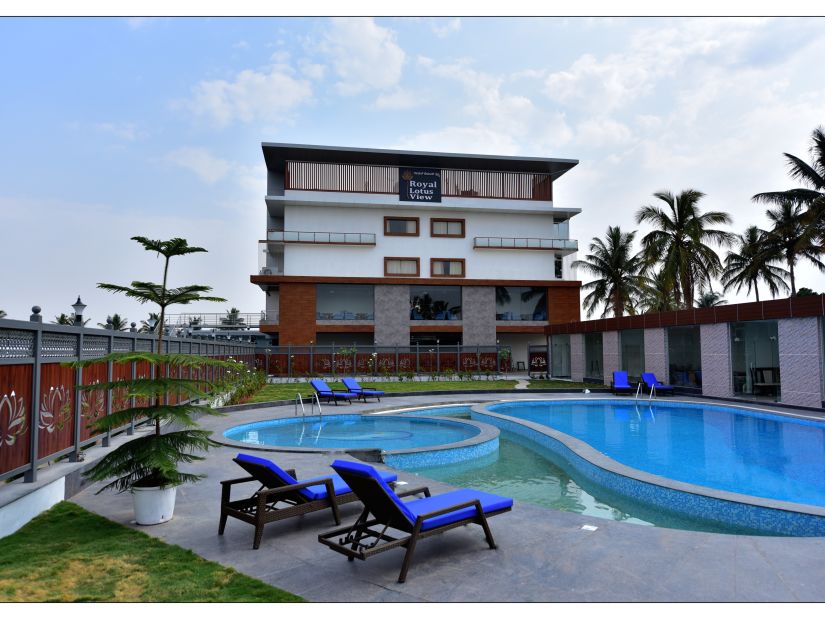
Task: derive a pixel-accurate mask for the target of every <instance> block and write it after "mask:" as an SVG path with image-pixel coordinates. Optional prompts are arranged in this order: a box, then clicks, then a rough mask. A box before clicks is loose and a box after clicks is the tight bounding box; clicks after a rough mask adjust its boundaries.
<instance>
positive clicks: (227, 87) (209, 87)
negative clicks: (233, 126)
mask: <svg viewBox="0 0 825 619" xmlns="http://www.w3.org/2000/svg"><path fill="white" fill-rule="evenodd" d="M311 98H312V86H311V85H310V83H309V82H308V81H307V80H306V79H303V78H301V77H297V76H296V75H295V72H294V71H293V70H292V69H291V68H290V67H289V66H288V65H287V64H285V63H276V64H274V65H272V66H270V67H268V68H266V69H263V70H260V71H256V70H254V69H246V70H244V71H241V72H240V73H238V74H237V75H236V76H235V77H234V78H233V79H232V80H229V81H227V80H204V81H202V82H200V83H198V84H197V85H196V86H195V87H194V88H193V97H192V99H191V100H189V101H187V102H185V103H183V106H184V107H186V108H188V109H189V110H191V111H192V112H193V113H194V114H196V115H197V116H203V117H207V118H210V119H211V120H213V121H214V122H215V123H216V124H217V125H218V126H219V127H225V126H226V125H228V124H230V123H232V122H234V121H241V122H245V123H249V122H253V121H257V120H264V121H268V122H276V123H277V122H281V121H283V120H284V116H285V115H287V114H288V113H289V112H290V111H292V110H293V109H295V108H296V107H298V106H300V105H302V104H305V103H307V102H309V101H310V100H311ZM178 106H180V104H178Z"/></svg>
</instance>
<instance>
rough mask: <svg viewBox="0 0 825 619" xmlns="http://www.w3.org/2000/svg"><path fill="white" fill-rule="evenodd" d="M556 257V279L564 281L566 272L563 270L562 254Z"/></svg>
mask: <svg viewBox="0 0 825 619" xmlns="http://www.w3.org/2000/svg"><path fill="white" fill-rule="evenodd" d="M555 257H556V259H555V262H554V264H555V267H556V279H562V275H563V274H564V271H563V270H562V260H561V254H556V255H555Z"/></svg>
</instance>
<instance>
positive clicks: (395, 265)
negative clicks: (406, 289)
mask: <svg viewBox="0 0 825 619" xmlns="http://www.w3.org/2000/svg"><path fill="white" fill-rule="evenodd" d="M384 275H401V276H404V277H418V275H419V269H418V258H384Z"/></svg>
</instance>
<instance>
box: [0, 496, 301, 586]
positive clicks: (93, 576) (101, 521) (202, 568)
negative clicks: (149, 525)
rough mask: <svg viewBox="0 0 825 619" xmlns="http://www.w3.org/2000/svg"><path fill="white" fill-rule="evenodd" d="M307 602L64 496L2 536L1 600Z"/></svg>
mask: <svg viewBox="0 0 825 619" xmlns="http://www.w3.org/2000/svg"><path fill="white" fill-rule="evenodd" d="M261 560H262V561H265V557H263V556H262V558H261ZM302 601H304V600H303V599H302V598H300V597H298V596H296V595H292V594H291V593H287V592H286V591H281V590H280V589H276V588H274V587H270V586H269V585H267V584H265V583H263V582H261V581H259V580H255V579H253V578H249V577H247V576H244V575H243V574H241V573H239V572H236V571H235V570H233V569H231V568H228V567H224V566H222V565H218V564H217V563H213V562H211V561H207V560H205V559H202V558H201V557H199V556H197V555H196V554H195V553H193V552H191V551H189V550H185V549H183V548H181V547H179V546H171V545H169V544H165V543H163V542H161V541H159V540H157V539H155V538H153V537H150V536H148V535H146V534H145V533H141V532H139V531H134V530H132V529H129V528H127V527H124V526H122V525H119V524H117V523H115V522H112V521H110V520H106V519H105V518H102V517H100V516H98V515H96V514H92V513H90V512H88V511H86V510H84V509H83V508H81V507H79V506H77V505H75V504H74V503H69V502H65V501H64V502H62V503H58V504H57V505H55V506H54V507H53V508H52V509H50V510H49V511H47V512H45V513H43V514H41V515H40V516H38V517H37V518H35V519H34V520H32V521H31V522H30V523H28V524H27V525H26V526H24V527H23V528H22V529H20V530H19V531H17V532H16V533H14V534H12V535H10V536H8V537H5V538H3V539H0V602H302Z"/></svg>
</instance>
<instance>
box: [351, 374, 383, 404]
mask: <svg viewBox="0 0 825 619" xmlns="http://www.w3.org/2000/svg"><path fill="white" fill-rule="evenodd" d="M341 382H343V383H344V387H346V388H347V390H348V391H349V392H350V393H354V394H355V395H357V396H358V397H359V398H363V399H364V402H366V401H367V397H369V396H373V397H376V398H378V401H379V402H380V401H381V396H382V395H384V392H383V391H374V390H372V389H362V388H361V385H359V384H358V381H357V380H355V379H354V378H344V379H343V380H342V381H341Z"/></svg>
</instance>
